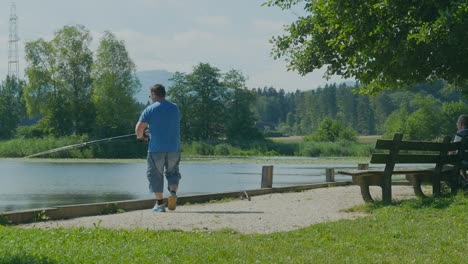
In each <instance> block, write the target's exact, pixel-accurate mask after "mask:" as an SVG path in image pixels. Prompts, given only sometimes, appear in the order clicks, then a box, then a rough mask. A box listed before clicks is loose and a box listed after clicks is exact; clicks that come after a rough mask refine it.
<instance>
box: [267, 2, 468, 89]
mask: <svg viewBox="0 0 468 264" xmlns="http://www.w3.org/2000/svg"><path fill="white" fill-rule="evenodd" d="M298 4H301V5H302V6H303V7H304V10H305V12H306V15H305V16H301V17H298V19H297V21H295V22H294V23H292V24H291V25H289V26H288V27H287V28H286V32H285V34H284V35H282V36H276V37H273V38H272V40H271V42H272V43H273V45H274V48H273V51H272V54H273V56H274V58H276V59H277V58H280V57H284V58H285V59H286V61H288V62H289V65H288V69H289V70H296V71H298V72H299V73H301V74H303V75H305V74H307V73H309V72H312V71H313V70H315V69H319V68H322V67H324V66H325V67H326V69H327V71H326V73H325V77H330V76H331V75H334V74H336V75H340V76H342V77H345V78H351V77H354V78H355V79H356V80H358V81H359V82H360V83H361V84H362V86H361V92H364V93H375V92H377V91H379V90H383V89H395V88H400V87H404V86H409V85H414V84H416V83H422V82H429V81H433V80H438V79H443V80H446V81H448V82H449V83H451V84H453V85H457V86H463V85H466V84H467V83H468V67H467V60H468V45H467V44H466V43H467V42H468V30H467V29H468V0H461V1H449V0H442V1H415V0H408V1H397V0H355V1H338V0H302V1H301V0H268V1H266V3H265V4H264V5H267V6H278V7H280V8H282V9H290V8H291V7H293V6H294V5H298Z"/></svg>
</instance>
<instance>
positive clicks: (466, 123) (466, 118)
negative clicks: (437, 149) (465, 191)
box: [453, 115, 468, 187]
mask: <svg viewBox="0 0 468 264" xmlns="http://www.w3.org/2000/svg"><path fill="white" fill-rule="evenodd" d="M466 137H468V115H460V116H459V117H458V120H457V133H456V134H455V138H454V139H453V142H460V141H461V140H462V138H466ZM464 156H466V155H464ZM463 167H465V168H468V160H464V161H463ZM460 174H461V176H462V177H463V181H464V183H463V187H466V186H467V185H468V176H467V174H466V170H465V169H463V170H461V171H460Z"/></svg>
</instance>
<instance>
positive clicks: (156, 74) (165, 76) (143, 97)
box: [135, 70, 174, 104]
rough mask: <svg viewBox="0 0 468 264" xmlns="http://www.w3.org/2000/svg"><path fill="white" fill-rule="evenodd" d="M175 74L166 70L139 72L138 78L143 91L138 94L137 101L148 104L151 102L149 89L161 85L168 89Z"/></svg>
mask: <svg viewBox="0 0 468 264" xmlns="http://www.w3.org/2000/svg"><path fill="white" fill-rule="evenodd" d="M173 75H174V73H172V72H168V71H166V70H151V71H141V72H137V77H138V79H139V80H140V83H141V90H140V92H139V93H137V94H136V96H135V97H136V99H137V101H138V102H141V103H144V104H146V102H147V101H148V100H149V98H148V95H149V88H150V87H151V85H153V84H156V83H160V84H162V85H164V86H165V87H166V89H167V88H168V87H169V86H171V85H172V82H171V81H169V79H170V78H172V76H173Z"/></svg>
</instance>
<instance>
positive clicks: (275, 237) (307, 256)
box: [0, 194, 468, 263]
mask: <svg viewBox="0 0 468 264" xmlns="http://www.w3.org/2000/svg"><path fill="white" fill-rule="evenodd" d="M467 205H468V198H467V197H465V196H464V195H463V194H460V195H457V196H454V197H452V198H436V199H434V200H433V201H427V200H408V201H402V202H399V203H396V204H395V205H392V206H384V207H382V206H374V207H373V208H370V211H371V212H372V214H371V215H370V216H368V217H362V218H358V219H355V220H341V221H336V222H330V223H322V224H317V225H312V226H310V227H306V228H302V229H299V230H295V231H290V232H278V233H272V234H265V235H262V234H247V235H244V234H241V233H239V232H236V231H233V230H221V231H217V232H200V231H197V230H195V231H194V232H182V231H177V230H172V231H161V230H157V231H151V230H146V229H145V230H125V229H117V230H113V229H104V228H99V227H96V228H75V229H63V228H62V229H46V230H42V229H34V228H32V229H25V228H18V227H3V226H0V234H1V235H0V252H2V254H0V263H116V262H118V263H155V262H158V263H159V262H162V263H171V262H177V263H207V262H208V263H214V262H216V263H232V262H234V263H237V262H247V263H256V262H258V263H291V262H292V263H343V262H347V263H374V262H386V263H410V262H415V263H432V262H436V263H465V262H466V245H467V243H468V237H467V236H466V219H467V218H468V211H467V210H466V206H467ZM371 206H372V205H371ZM156 244H157V245H158V250H156V251H155V249H154V245H156ZM182 244H183V245H184V246H183V247H181V246H180V245H182ZM123 248H124V249H125V250H122V249H123ZM351 248H352V249H351ZM428 249H430V250H428ZM350 250H352V254H350ZM330 252H333V254H330Z"/></svg>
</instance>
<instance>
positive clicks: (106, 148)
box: [0, 135, 148, 159]
mask: <svg viewBox="0 0 468 264" xmlns="http://www.w3.org/2000/svg"><path fill="white" fill-rule="evenodd" d="M87 141H90V138H89V137H88V136H87V135H82V136H76V135H73V136H68V137H60V138H56V137H51V136H47V137H43V138H17V139H12V140H8V141H0V157H18V158H19V157H25V156H29V155H32V154H36V153H39V152H43V151H47V150H51V149H55V148H60V147H64V146H69V145H74V144H78V143H83V142H87ZM109 143H111V144H109ZM147 147H148V146H147V145H145V144H139V143H137V142H136V140H134V139H132V140H122V141H119V140H115V141H110V142H108V143H103V144H96V145H91V146H88V147H84V148H75V149H71V150H66V151H60V152H55V153H51V154H47V155H44V156H42V157H41V158H88V159H89V158H145V157H146V152H147Z"/></svg>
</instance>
